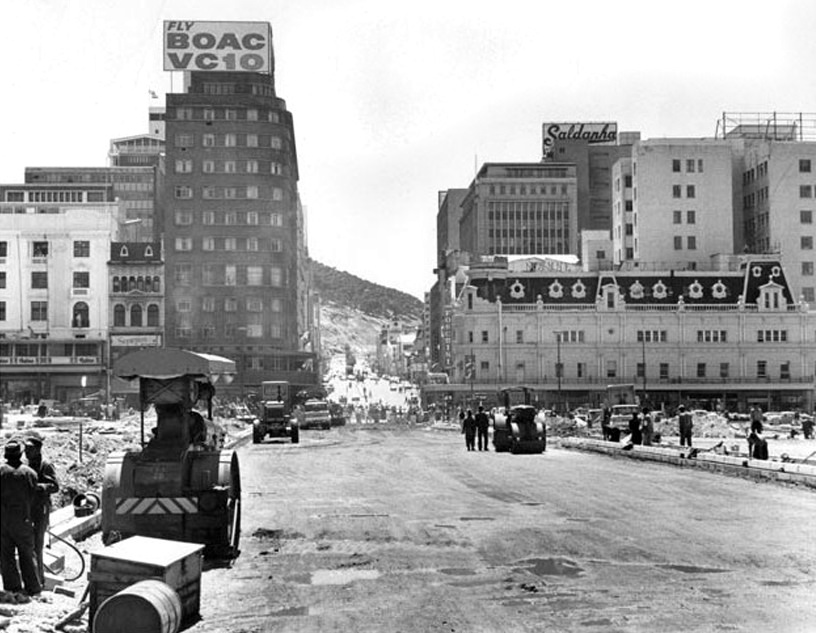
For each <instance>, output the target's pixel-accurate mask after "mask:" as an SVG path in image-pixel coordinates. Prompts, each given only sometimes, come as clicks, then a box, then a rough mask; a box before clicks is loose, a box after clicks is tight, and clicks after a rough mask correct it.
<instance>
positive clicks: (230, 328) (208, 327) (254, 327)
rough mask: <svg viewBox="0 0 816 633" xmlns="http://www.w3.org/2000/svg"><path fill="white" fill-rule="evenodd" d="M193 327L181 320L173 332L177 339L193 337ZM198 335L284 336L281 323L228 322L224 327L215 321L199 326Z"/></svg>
mask: <svg viewBox="0 0 816 633" xmlns="http://www.w3.org/2000/svg"><path fill="white" fill-rule="evenodd" d="M193 331H194V330H193V327H192V326H191V325H190V324H189V323H187V322H185V321H183V320H182V321H180V322H179V323H177V324H176V325H175V327H174V330H173V333H174V335H175V337H176V338H177V339H188V338H193ZM198 336H199V338H202V339H215V338H219V339H220V338H227V339H232V338H235V337H237V336H246V337H247V338H273V339H278V338H281V337H282V336H283V327H282V326H281V325H280V324H279V323H269V324H267V325H266V327H264V325H263V324H261V323H254V324H249V325H238V324H237V323H227V324H225V325H224V327H223V329H221V328H219V327H217V326H216V325H215V324H214V323H208V324H205V325H202V326H201V327H199V328H198Z"/></svg>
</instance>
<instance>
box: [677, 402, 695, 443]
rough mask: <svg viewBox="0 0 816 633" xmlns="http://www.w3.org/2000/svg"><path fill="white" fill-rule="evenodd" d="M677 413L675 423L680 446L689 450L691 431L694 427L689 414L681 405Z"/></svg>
mask: <svg viewBox="0 0 816 633" xmlns="http://www.w3.org/2000/svg"><path fill="white" fill-rule="evenodd" d="M677 413H678V416H677V423H678V426H679V427H680V446H688V447H689V448H691V429H692V427H693V426H694V421H693V420H692V418H691V413H689V412H688V411H686V407H685V406H683V405H682V404H681V405H680V406H679V407H677Z"/></svg>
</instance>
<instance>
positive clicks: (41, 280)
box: [31, 271, 48, 288]
mask: <svg viewBox="0 0 816 633" xmlns="http://www.w3.org/2000/svg"><path fill="white" fill-rule="evenodd" d="M31 287H32V288H48V273H47V272H43V271H34V272H32V273H31Z"/></svg>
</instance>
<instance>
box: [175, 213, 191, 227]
mask: <svg viewBox="0 0 816 633" xmlns="http://www.w3.org/2000/svg"><path fill="white" fill-rule="evenodd" d="M175 218H176V226H189V225H190V224H192V223H193V212H192V211H176V213H175Z"/></svg>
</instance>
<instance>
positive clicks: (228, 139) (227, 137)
mask: <svg viewBox="0 0 816 633" xmlns="http://www.w3.org/2000/svg"><path fill="white" fill-rule="evenodd" d="M237 145H238V135H237V134H232V133H229V134H224V147H236V146H237Z"/></svg>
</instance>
